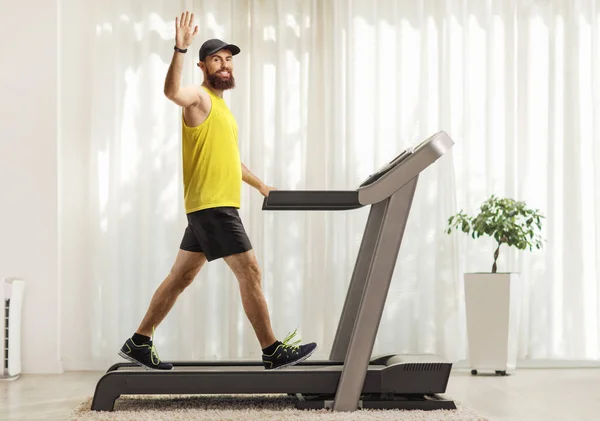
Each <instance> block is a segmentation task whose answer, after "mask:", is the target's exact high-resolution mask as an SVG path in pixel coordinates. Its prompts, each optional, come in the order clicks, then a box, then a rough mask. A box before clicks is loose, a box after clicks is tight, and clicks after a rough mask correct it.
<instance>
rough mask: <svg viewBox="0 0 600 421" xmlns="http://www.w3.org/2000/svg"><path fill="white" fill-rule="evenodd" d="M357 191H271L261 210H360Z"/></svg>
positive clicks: (360, 205)
mask: <svg viewBox="0 0 600 421" xmlns="http://www.w3.org/2000/svg"><path fill="white" fill-rule="evenodd" d="M362 206H363V205H362V204H361V203H360V202H359V201H358V191H357V190H271V191H270V192H269V195H268V196H267V197H265V198H264V200H263V207H262V209H263V210H302V211H309V210H349V209H356V208H360V207H362Z"/></svg>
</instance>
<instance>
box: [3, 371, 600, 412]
mask: <svg viewBox="0 0 600 421" xmlns="http://www.w3.org/2000/svg"><path fill="white" fill-rule="evenodd" d="M102 374H103V373H99V372H69V373H65V374H61V375H27V374H25V375H22V376H21V377H20V378H19V379H17V380H15V381H0V419H1V420H66V419H68V416H69V414H70V412H71V410H72V409H73V408H75V407H76V406H77V405H78V404H79V403H80V402H81V401H82V400H83V399H84V398H85V397H86V396H91V395H92V394H93V393H94V388H95V385H96V382H97V381H98V379H99V378H100V377H101V376H102ZM447 395H448V396H449V397H451V398H453V399H456V400H458V401H460V402H462V403H463V404H465V405H466V406H468V407H470V408H472V409H473V410H475V411H476V412H478V413H479V414H481V415H483V416H485V417H487V418H489V419H490V421H538V420H540V421H541V420H544V421H554V420H556V421H559V420H560V421H583V420H595V419H598V414H599V413H600V368H579V369H571V368H570V369H519V370H518V371H517V372H516V373H515V374H513V375H510V376H506V377H496V376H493V375H485V374H480V375H477V376H471V374H470V371H469V370H466V369H454V370H453V371H452V374H451V377H450V380H449V382H448V389H447Z"/></svg>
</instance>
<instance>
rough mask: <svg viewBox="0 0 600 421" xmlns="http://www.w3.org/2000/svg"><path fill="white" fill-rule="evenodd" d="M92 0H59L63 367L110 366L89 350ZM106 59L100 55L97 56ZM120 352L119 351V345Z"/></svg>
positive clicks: (98, 368) (100, 367)
mask: <svg viewBox="0 0 600 421" xmlns="http://www.w3.org/2000/svg"><path fill="white" fill-rule="evenodd" d="M92 7H93V3H91V2H89V1H81V0H60V11H59V19H60V22H61V25H60V29H59V42H60V54H59V57H60V58H59V66H60V70H59V87H60V93H61V94H60V101H59V103H60V116H59V121H60V137H59V145H58V149H59V157H60V168H61V173H60V179H59V188H60V189H61V193H62V194H60V195H59V200H60V209H61V212H60V226H61V231H60V232H61V235H62V238H61V246H60V253H61V256H60V263H61V264H60V267H61V282H62V285H61V286H62V301H61V302H62V308H61V313H62V327H63V329H62V335H61V341H62V359H63V367H64V369H65V371H70V370H89V369H97V370H106V369H107V368H108V366H107V364H108V363H107V362H103V361H100V362H95V361H94V359H93V357H92V355H90V347H89V346H81V344H82V343H86V342H87V343H89V341H90V335H92V334H93V332H92V331H91V330H90V325H91V319H90V317H89V315H90V313H91V312H90V310H89V309H90V293H91V292H92V290H93V285H92V284H91V281H90V279H91V277H90V276H89V273H88V272H87V268H88V267H89V265H88V264H87V259H89V257H90V254H89V252H88V246H87V244H88V242H87V241H86V239H87V238H88V236H86V233H85V231H84V230H83V228H82V227H85V226H86V224H85V222H84V221H85V219H86V218H87V216H88V209H87V200H86V198H87V195H86V191H87V189H88V184H87V183H88V180H89V178H88V173H87V171H88V170H87V164H88V162H89V153H90V150H89V149H90V148H89V144H90V141H89V138H90V130H91V129H90V124H91V123H90V121H91V113H92V110H91V109H90V103H91V100H90V98H89V92H90V87H89V83H90V80H91V77H90V74H91V73H92V72H93V71H94V69H93V65H92V61H93V59H94V57H93V52H92V49H91V37H92V36H94V28H95V26H94V24H93V22H92V17H91V8H92ZM98 59H99V60H102V58H101V57H99V58H98ZM115 355H116V350H115Z"/></svg>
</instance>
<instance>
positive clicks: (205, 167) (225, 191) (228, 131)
mask: <svg viewBox="0 0 600 421" xmlns="http://www.w3.org/2000/svg"><path fill="white" fill-rule="evenodd" d="M202 89H204V90H205V91H206V92H208V94H209V95H210V99H211V102H212V106H211V110H210V113H209V114H208V117H207V118H206V120H205V121H203V122H202V123H201V124H200V125H199V126H197V127H189V126H187V125H186V123H185V119H184V117H183V111H182V115H181V122H182V158H183V187H184V202H185V211H186V213H191V212H195V211H198V210H201V209H207V208H215V207H219V206H232V207H236V208H239V207H240V195H241V188H242V163H241V159H240V152H239V147H238V127H237V123H236V121H235V118H234V116H233V114H232V113H231V111H230V110H229V108H228V107H227V104H226V103H225V101H224V100H223V98H220V97H218V96H216V95H215V94H214V93H213V92H212V91H211V90H210V89H206V88H204V87H202Z"/></svg>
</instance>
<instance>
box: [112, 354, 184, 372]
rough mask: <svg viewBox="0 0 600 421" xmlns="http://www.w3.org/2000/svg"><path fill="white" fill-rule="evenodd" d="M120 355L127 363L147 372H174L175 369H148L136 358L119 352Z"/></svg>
mask: <svg viewBox="0 0 600 421" xmlns="http://www.w3.org/2000/svg"><path fill="white" fill-rule="evenodd" d="M118 354H119V356H121V357H123V358H125V359H126V360H127V361H129V362H131V363H133V364H135V365H137V366H139V367H142V368H143V369H144V370H146V371H170V370H173V368H174V367H171V368H169V369H167V368H163V369H161V368H152V367H148V366H147V365H146V364H143V363H141V362H139V361H138V360H136V359H135V358H131V357H130V356H129V355H127V354H125V353H124V352H123V351H119V352H118Z"/></svg>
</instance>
